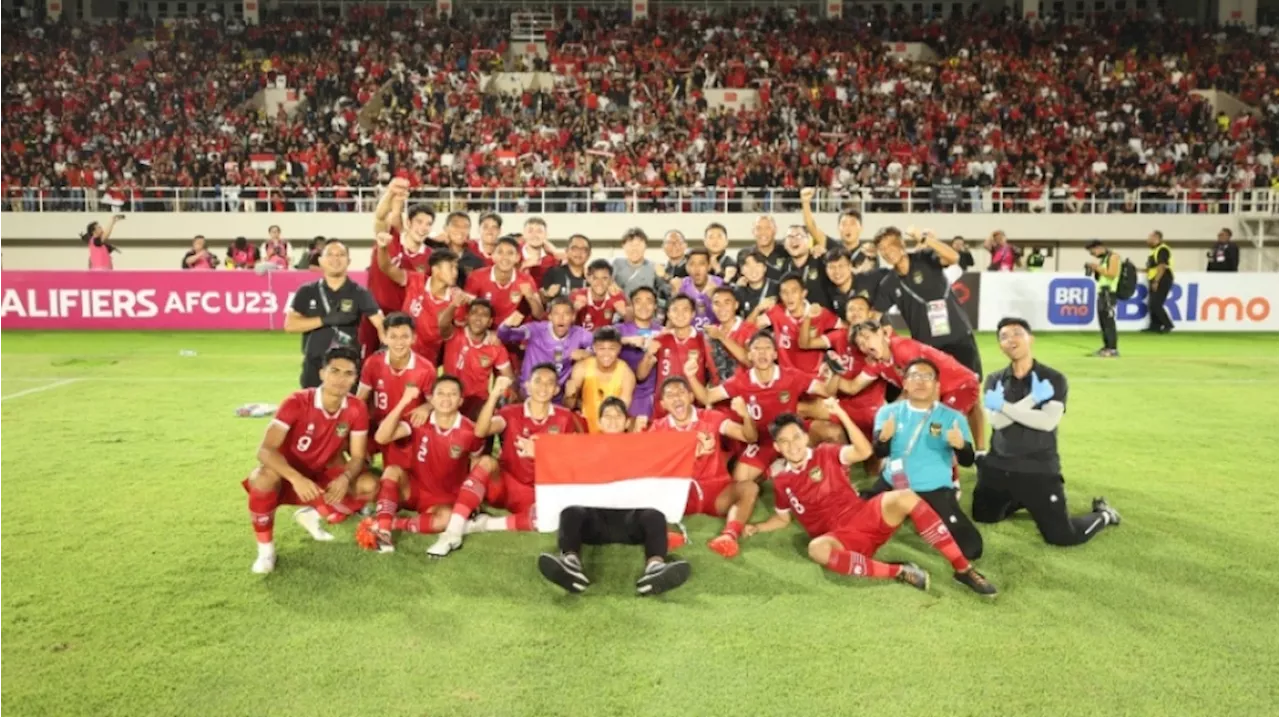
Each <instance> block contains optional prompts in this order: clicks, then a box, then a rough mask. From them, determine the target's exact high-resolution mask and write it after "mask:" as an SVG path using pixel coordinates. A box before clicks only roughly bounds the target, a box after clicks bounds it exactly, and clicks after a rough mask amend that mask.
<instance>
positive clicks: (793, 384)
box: [723, 366, 814, 438]
mask: <svg viewBox="0 0 1280 717" xmlns="http://www.w3.org/2000/svg"><path fill="white" fill-rule="evenodd" d="M813 380H814V379H813V377H812V376H811V375H809V374H806V373H805V372H803V371H800V370H798V369H794V368H784V367H782V366H774V367H773V378H771V379H770V380H769V382H768V383H761V382H760V381H759V380H758V379H757V378H756V371H755V369H749V370H746V371H739V372H738V373H736V374H734V376H733V378H731V379H729V380H728V381H725V382H724V384H723V387H724V392H725V393H727V394H729V398H731V399H732V398H737V397H738V396H741V397H742V399H743V400H744V401H746V402H747V413H748V414H750V415H751V420H752V421H754V422H755V424H756V425H757V426H760V427H762V428H763V429H764V432H762V433H761V437H762V438H763V437H764V436H765V435H767V432H768V430H769V429H768V427H769V425H770V424H772V423H773V420H774V419H775V418H777V417H778V416H781V415H782V414H784V413H795V412H796V406H797V404H799V403H800V396H801V395H803V394H804V393H805V392H806V391H808V390H809V386H810V385H811V384H812V383H813Z"/></svg>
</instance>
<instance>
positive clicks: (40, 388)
mask: <svg viewBox="0 0 1280 717" xmlns="http://www.w3.org/2000/svg"><path fill="white" fill-rule="evenodd" d="M9 380H10V381H23V380H26V379H20V378H19V379H9ZM80 380H82V379H78V378H64V379H62V380H61V381H54V382H53V383H48V384H45V385H43V386H36V387H35V388H28V389H26V390H23V391H18V392H17V393H11V394H9V395H8V396H0V401H8V400H9V399H11V398H22V397H23V396H30V395H31V394H33V393H40V392H41V391H48V390H50V389H54V388H58V387H60V386H66V385H67V384H71V383H75V382H76V381H80Z"/></svg>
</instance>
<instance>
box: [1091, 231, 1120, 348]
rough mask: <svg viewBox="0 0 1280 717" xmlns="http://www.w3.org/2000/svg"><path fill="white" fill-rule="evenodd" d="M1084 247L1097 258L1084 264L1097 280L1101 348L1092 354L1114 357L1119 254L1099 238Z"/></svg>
mask: <svg viewBox="0 0 1280 717" xmlns="http://www.w3.org/2000/svg"><path fill="white" fill-rule="evenodd" d="M1085 248H1086V249H1088V250H1089V253H1090V254H1092V255H1093V256H1094V257H1096V258H1097V261H1091V262H1088V263H1087V264H1085V265H1084V268H1085V270H1086V271H1087V272H1088V273H1089V275H1090V276H1092V277H1093V278H1094V281H1096V282H1098V291H1097V303H1098V306H1097V309H1098V326H1101V327H1102V348H1100V349H1098V352H1097V353H1096V354H1094V355H1095V356H1102V357H1107V358H1114V357H1116V356H1119V355H1120V352H1119V351H1117V350H1116V349H1117V346H1118V345H1119V344H1118V343H1117V336H1116V301H1117V299H1116V286H1117V285H1118V284H1119V283H1120V256H1119V255H1118V254H1116V253H1115V252H1113V251H1111V250H1110V249H1107V247H1106V246H1105V245H1103V243H1102V240H1100V239H1094V240H1093V241H1091V242H1089V245H1088V246H1086V247H1085Z"/></svg>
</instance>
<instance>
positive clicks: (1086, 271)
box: [1084, 263, 1093, 279]
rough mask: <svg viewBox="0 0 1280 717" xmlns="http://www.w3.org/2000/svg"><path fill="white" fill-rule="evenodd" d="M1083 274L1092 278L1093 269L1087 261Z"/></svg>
mask: <svg viewBox="0 0 1280 717" xmlns="http://www.w3.org/2000/svg"><path fill="white" fill-rule="evenodd" d="M1084 275H1085V276H1086V277H1088V278H1090V279H1092V278H1093V269H1092V268H1091V267H1090V266H1089V265H1088V264H1087V263H1086V264H1085V265H1084Z"/></svg>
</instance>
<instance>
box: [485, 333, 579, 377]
mask: <svg viewBox="0 0 1280 717" xmlns="http://www.w3.org/2000/svg"><path fill="white" fill-rule="evenodd" d="M498 338H499V339H501V340H502V341H503V342H504V343H511V344H514V343H524V344H525V349H524V361H522V362H521V364H520V383H521V385H523V384H525V383H526V382H528V380H529V374H531V373H533V367H534V366H537V365H538V364H540V363H550V364H555V367H556V374H557V377H556V380H557V381H558V382H559V383H560V388H564V384H565V382H567V381H568V380H569V373H570V372H571V371H573V359H571V358H570V356H571V355H572V354H573V352H574V351H577V350H578V349H589V348H591V341H592V337H591V332H590V331H587V330H586V329H584V328H582V327H581V326H570V327H569V333H567V334H565V335H564V338H559V337H557V336H556V335H555V333H553V332H552V330H551V322H550V321H535V322H533V323H531V324H525V325H524V326H519V327H516V328H514V329H513V328H511V327H509V326H499V327H498Z"/></svg>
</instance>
